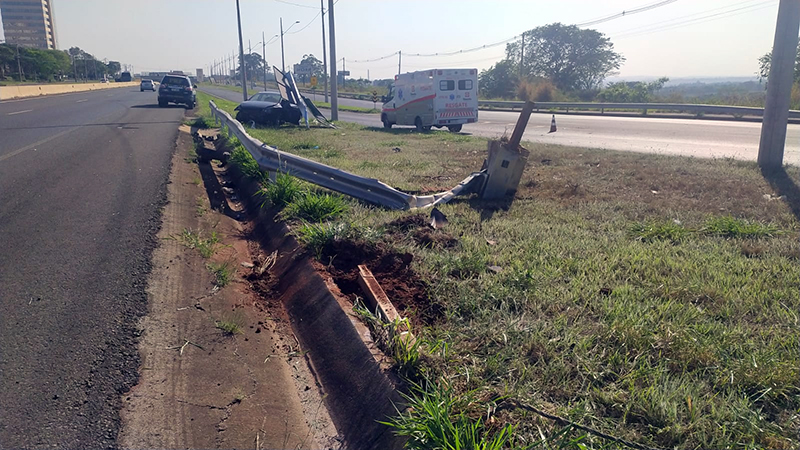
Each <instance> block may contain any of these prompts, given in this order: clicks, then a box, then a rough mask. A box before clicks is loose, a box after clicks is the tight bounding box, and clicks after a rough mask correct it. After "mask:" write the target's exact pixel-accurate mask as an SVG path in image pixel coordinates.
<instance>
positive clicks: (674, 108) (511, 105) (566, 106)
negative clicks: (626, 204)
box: [308, 91, 800, 119]
mask: <svg viewBox="0 0 800 450" xmlns="http://www.w3.org/2000/svg"><path fill="white" fill-rule="evenodd" d="M308 92H311V91H308ZM339 97H341V98H351V99H355V100H364V101H370V102H371V101H372V96H371V95H369V94H355V93H349V92H340V93H339ZM534 105H535V108H534V109H535V111H540V110H564V111H566V112H569V110H570V109H572V110H576V111H587V110H588V111H600V114H603V113H605V111H606V110H628V111H630V110H637V111H642V113H643V114H647V112H648V111H671V112H679V113H688V114H694V115H696V116H699V115H704V114H709V115H721V116H727V115H729V116H733V117H736V118H740V117H745V116H753V117H763V116H764V108H754V107H749V106H725V105H703V104H694V103H594V102H536V103H534ZM478 106H479V107H484V108H485V107H494V108H501V109H510V110H514V109H519V110H522V107H523V106H525V102H519V101H503V100H479V101H478ZM789 118H792V119H800V111H797V110H792V111H789Z"/></svg>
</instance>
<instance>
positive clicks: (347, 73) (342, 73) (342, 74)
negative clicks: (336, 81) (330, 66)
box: [339, 70, 350, 77]
mask: <svg viewBox="0 0 800 450" xmlns="http://www.w3.org/2000/svg"><path fill="white" fill-rule="evenodd" d="M339 76H340V77H349V76H350V71H349V70H340V71H339Z"/></svg>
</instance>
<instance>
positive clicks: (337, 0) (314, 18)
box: [275, 0, 339, 34]
mask: <svg viewBox="0 0 800 450" xmlns="http://www.w3.org/2000/svg"><path fill="white" fill-rule="evenodd" d="M275 1H278V0H275ZM337 3H339V0H336V1H335V2H333V4H334V5H335V4H337ZM295 6H300V5H295ZM315 9H316V8H315ZM323 11H324V10H323ZM323 11H319V12H317V14H316V15H315V16H314V17H313V18H312V19H311V20H309V21H308V23H307V24H306V25H305V26H304V27H303V28H300V29H299V30H297V31H292V32H291V33H284V34H297V33H300V32H301V31H303V30H305V29H306V28H308V27H309V26H311V24H312V23H314V21H316V20H317V17H319V15H320V14H322V13H323Z"/></svg>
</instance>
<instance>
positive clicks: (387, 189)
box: [208, 100, 486, 209]
mask: <svg viewBox="0 0 800 450" xmlns="http://www.w3.org/2000/svg"><path fill="white" fill-rule="evenodd" d="M208 103H209V106H210V107H211V115H213V116H214V119H215V121H216V122H217V124H221V125H222V126H223V127H225V129H226V130H227V131H228V133H229V134H232V135H233V136H235V137H236V138H237V139H238V140H239V142H241V143H242V145H243V146H244V148H245V149H246V150H247V151H248V152H249V153H250V154H251V155H252V156H253V158H254V159H255V160H256V162H257V163H258V165H259V167H261V169H262V170H264V171H271V172H284V173H288V174H290V175H292V176H296V177H298V178H300V179H303V180H306V181H308V182H310V183H314V184H316V185H317V186H322V187H324V188H327V189H330V190H332V191H336V192H340V193H342V194H345V195H349V196H351V197H355V198H358V199H361V200H364V201H367V202H370V203H374V204H377V205H381V206H386V207H388V208H392V209H416V208H427V207H429V206H434V205H438V204H440V203H447V202H448V201H450V199H452V198H453V197H455V196H456V195H459V194H463V193H467V192H470V188H472V187H475V184H478V183H480V181H482V180H483V179H484V178H485V176H486V175H485V172H483V171H481V172H473V173H472V174H470V176H468V177H467V178H465V179H464V180H463V181H461V183H459V184H458V186H456V187H454V188H453V189H451V190H449V191H445V192H440V193H438V194H433V195H420V196H417V195H412V194H408V193H405V192H402V191H399V190H397V189H395V188H393V187H391V186H389V185H387V184H385V183H382V182H381V181H378V180H376V179H374V178H366V177H362V176H359V175H355V174H352V173H349V172H345V171H344V170H341V169H337V168H335V167H331V166H328V165H325V164H322V163H319V162H316V161H312V160H310V159H306V158H303V157H302V156H297V155H293V154H291V153H286V152H283V151H280V150H278V149H277V148H275V147H270V146H269V145H267V144H265V143H263V142H261V141H260V140H258V139H256V138H254V137H252V136H250V135H249V134H248V133H247V131H246V130H245V129H244V126H242V124H241V123H240V122H239V121H237V120H236V119H234V118H233V117H231V115H230V114H228V113H227V112H225V111H223V110H221V109H219V108H217V105H216V104H215V103H214V101H213V100H209V102H208Z"/></svg>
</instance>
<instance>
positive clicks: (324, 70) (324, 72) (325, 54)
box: [319, 0, 328, 103]
mask: <svg viewBox="0 0 800 450" xmlns="http://www.w3.org/2000/svg"><path fill="white" fill-rule="evenodd" d="M324 1H325V0H319V13H320V15H321V20H322V78H323V81H325V103H328V49H327V48H325V4H324V3H323V2H324Z"/></svg>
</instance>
